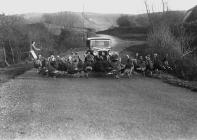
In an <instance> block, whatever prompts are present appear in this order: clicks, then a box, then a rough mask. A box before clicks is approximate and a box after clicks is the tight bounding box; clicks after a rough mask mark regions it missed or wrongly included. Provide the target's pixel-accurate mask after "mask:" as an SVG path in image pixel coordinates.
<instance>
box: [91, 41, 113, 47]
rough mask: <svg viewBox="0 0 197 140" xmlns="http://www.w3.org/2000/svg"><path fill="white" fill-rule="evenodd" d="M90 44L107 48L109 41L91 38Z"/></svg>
mask: <svg viewBox="0 0 197 140" xmlns="http://www.w3.org/2000/svg"><path fill="white" fill-rule="evenodd" d="M90 46H91V47H96V48H107V47H109V46H110V41H109V40H91V43H90Z"/></svg>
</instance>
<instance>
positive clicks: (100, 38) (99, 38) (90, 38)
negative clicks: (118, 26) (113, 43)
mask: <svg viewBox="0 0 197 140" xmlns="http://www.w3.org/2000/svg"><path fill="white" fill-rule="evenodd" d="M87 40H110V39H109V38H104V37H89V38H87Z"/></svg>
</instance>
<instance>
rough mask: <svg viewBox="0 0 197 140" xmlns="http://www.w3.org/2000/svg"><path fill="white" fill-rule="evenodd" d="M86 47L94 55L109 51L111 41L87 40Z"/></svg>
mask: <svg viewBox="0 0 197 140" xmlns="http://www.w3.org/2000/svg"><path fill="white" fill-rule="evenodd" d="M86 46H87V47H88V49H89V50H92V51H93V52H94V53H99V52H100V53H101V52H109V51H111V40H110V39H108V38H104V37H90V38H87V43H86Z"/></svg>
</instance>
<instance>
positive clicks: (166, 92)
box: [0, 70, 197, 140]
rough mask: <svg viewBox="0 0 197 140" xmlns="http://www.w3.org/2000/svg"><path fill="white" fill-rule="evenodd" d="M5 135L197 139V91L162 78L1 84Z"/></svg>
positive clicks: (0, 124) (0, 120)
mask: <svg viewBox="0 0 197 140" xmlns="http://www.w3.org/2000/svg"><path fill="white" fill-rule="evenodd" d="M0 139H1V140H3V139H6V140H7V139H15V140H21V139H22V140H26V139H27V140H42V139H49V140H59V139H60V140H133V139H142V140H144V139H147V140H154V139H155V140H159V139H163V140H166V139H169V140H170V139H172V140H174V139H181V140H184V139H187V140H196V139H197V93H195V92H191V91H189V90H186V89H183V88H179V87H174V86H171V85H168V84H166V83H163V82H161V81H159V80H156V79H151V78H144V77H142V76H139V75H138V76H133V77H132V78H131V79H126V78H125V79H118V80H117V79H112V78H102V77H101V78H89V79H86V78H56V79H55V78H46V77H41V76H39V75H37V74H36V72H35V70H31V71H28V72H26V73H25V74H23V75H21V76H19V77H17V78H16V79H13V80H11V81H9V82H7V83H4V84H2V85H1V86H0Z"/></svg>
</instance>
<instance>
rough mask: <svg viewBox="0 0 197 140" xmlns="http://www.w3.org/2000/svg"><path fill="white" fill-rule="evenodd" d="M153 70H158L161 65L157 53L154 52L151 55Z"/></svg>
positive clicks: (160, 68)
mask: <svg viewBox="0 0 197 140" xmlns="http://www.w3.org/2000/svg"><path fill="white" fill-rule="evenodd" d="M153 70H154V71H155V72H158V71H159V70H162V67H161V61H160V60H159V57H158V54H157V53H155V54H154V56H153Z"/></svg>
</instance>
